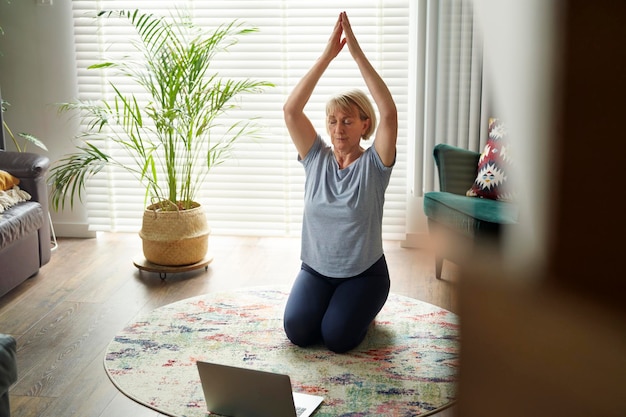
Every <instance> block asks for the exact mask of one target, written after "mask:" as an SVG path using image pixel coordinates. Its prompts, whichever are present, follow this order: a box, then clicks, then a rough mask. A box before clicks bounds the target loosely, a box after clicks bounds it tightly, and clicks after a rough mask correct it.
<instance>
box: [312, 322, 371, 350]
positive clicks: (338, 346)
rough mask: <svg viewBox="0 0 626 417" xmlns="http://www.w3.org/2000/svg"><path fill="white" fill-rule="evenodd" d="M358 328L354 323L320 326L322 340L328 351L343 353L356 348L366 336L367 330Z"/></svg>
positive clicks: (329, 323)
mask: <svg viewBox="0 0 626 417" xmlns="http://www.w3.org/2000/svg"><path fill="white" fill-rule="evenodd" d="M368 327H369V326H366V327H365V329H361V328H358V326H357V325H355V323H349V322H338V321H333V322H325V323H324V325H323V326H322V339H323V340H324V345H326V348H328V350H330V351H332V352H335V353H344V352H347V351H349V350H352V349H354V348H355V347H357V346H358V345H359V344H360V343H361V342H362V341H363V339H365V335H366V334H367V328H368Z"/></svg>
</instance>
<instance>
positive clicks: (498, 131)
mask: <svg viewBox="0 0 626 417" xmlns="http://www.w3.org/2000/svg"><path fill="white" fill-rule="evenodd" d="M506 136H507V132H506V127H505V125H504V124H503V123H502V122H501V121H500V120H498V119H494V118H492V119H489V138H488V139H487V144H486V145H485V149H484V150H483V152H482V154H481V155H480V159H479V160H478V174H477V175H476V179H475V180H474V184H473V185H472V188H470V189H469V190H467V193H466V195H467V196H468V197H482V198H489V199H492V200H504V201H512V200H515V193H514V192H512V191H511V190H510V185H511V181H510V179H509V175H510V174H511V171H512V160H511V155H510V148H509V146H508V143H507V137H506Z"/></svg>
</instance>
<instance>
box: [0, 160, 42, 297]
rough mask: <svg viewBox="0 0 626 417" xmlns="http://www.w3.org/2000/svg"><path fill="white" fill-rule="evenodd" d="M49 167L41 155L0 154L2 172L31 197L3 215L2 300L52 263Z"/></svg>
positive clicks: (0, 222)
mask: <svg viewBox="0 0 626 417" xmlns="http://www.w3.org/2000/svg"><path fill="white" fill-rule="evenodd" d="M49 167H50V159H49V158H47V157H45V156H42V155H38V154H34V153H26V152H9V151H0V169H1V170H4V171H7V172H8V173H10V174H11V175H13V176H15V177H17V178H19V179H20V184H19V187H20V189H22V190H24V191H26V192H28V193H29V194H30V195H31V197H32V198H31V199H30V200H29V201H23V202H20V203H18V204H16V205H14V206H13V207H10V208H8V209H7V210H5V211H4V212H3V213H1V214H0V297H1V296H3V295H4V294H6V293H7V292H9V291H11V290H12V289H13V288H15V287H17V286H18V285H19V284H21V283H22V282H24V281H25V280H26V279H28V278H30V277H32V276H33V275H35V274H37V273H38V272H39V269H40V268H41V267H42V266H43V265H45V264H46V263H48V261H50V256H51V244H50V220H49V217H48V187H47V184H46V173H47V171H48V169H49Z"/></svg>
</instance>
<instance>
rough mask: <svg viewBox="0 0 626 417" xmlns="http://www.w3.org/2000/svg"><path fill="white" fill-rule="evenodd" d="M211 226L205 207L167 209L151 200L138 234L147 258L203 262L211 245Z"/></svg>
mask: <svg viewBox="0 0 626 417" xmlns="http://www.w3.org/2000/svg"><path fill="white" fill-rule="evenodd" d="M209 233H210V229H209V226H208V223H207V219H206V215H205V213H204V209H203V208H202V207H201V206H200V205H199V204H198V205H197V207H194V208H192V209H188V210H170V211H164V210H161V209H160V208H159V204H152V205H151V206H149V207H148V208H146V210H145V211H144V214H143V221H142V226H141V231H140V232H139V236H140V237H141V239H142V241H143V254H144V256H145V258H146V260H147V261H149V262H151V263H153V264H157V265H167V266H179V265H191V264H194V263H196V262H200V261H201V260H202V259H203V258H204V257H205V256H206V254H207V251H208V248H209Z"/></svg>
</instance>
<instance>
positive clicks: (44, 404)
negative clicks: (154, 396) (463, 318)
mask: <svg viewBox="0 0 626 417" xmlns="http://www.w3.org/2000/svg"><path fill="white" fill-rule="evenodd" d="M209 246H210V248H209V251H210V253H211V254H212V255H213V257H214V260H213V262H212V263H211V264H210V265H209V268H208V271H205V270H204V269H200V270H197V271H193V272H186V273H181V274H168V275H167V278H166V279H165V280H161V279H160V278H159V275H158V274H155V273H152V272H146V271H139V270H138V269H137V268H136V267H135V266H134V265H133V260H139V259H141V258H142V257H141V242H140V239H139V237H138V236H137V235H136V234H113V233H103V234H98V237H97V238H95V239H59V246H58V248H57V249H56V250H55V251H54V252H53V253H52V260H51V261H50V263H49V264H47V265H45V266H44V267H43V268H42V269H41V271H40V272H39V274H38V275H37V276H35V277H33V278H31V279H30V280H28V281H26V282H25V283H23V284H22V285H20V286H19V287H18V288H16V289H14V290H13V291H12V292H10V293H9V294H6V295H5V296H3V297H1V298H0V332H3V333H8V334H11V335H13V336H14V337H15V338H16V339H17V343H18V373H19V380H18V382H17V383H16V384H15V385H14V386H13V387H12V388H11V391H10V400H11V410H12V413H11V416H12V417H34V416H37V417H65V416H78V417H119V416H133V417H144V416H146V417H147V416H151V417H156V416H160V415H161V414H159V413H157V412H155V411H153V410H150V409H148V408H146V407H143V406H141V405H139V404H137V403H135V402H134V401H132V400H130V399H128V398H127V397H126V396H124V395H123V394H121V393H120V392H119V391H118V390H117V389H116V388H115V387H114V386H113V384H112V383H111V382H110V380H109V379H108V377H107V375H106V373H105V371H104V367H103V358H104V352H105V349H106V347H107V345H108V343H109V342H110V341H111V340H112V339H113V337H114V336H115V334H116V333H117V332H119V331H120V330H121V329H122V328H123V327H124V326H125V325H126V324H127V323H128V322H129V321H131V320H132V319H133V318H134V317H135V316H136V315H138V314H141V313H146V312H148V311H151V310H153V309H155V308H157V307H160V306H162V305H165V304H169V303H172V302H175V301H178V300H181V299H184V298H188V297H192V296H196V295H200V294H205V293H208V292H213V291H220V290H227V289H233V288H239V287H248V286H256V285H289V284H290V283H291V282H292V280H293V278H294V276H295V274H296V272H297V270H298V269H299V265H300V261H299V240H298V239H287V238H252V237H225V236H211V238H210V244H209ZM385 253H386V257H387V262H388V264H389V270H390V274H391V281H392V284H391V291H392V292H395V293H397V294H401V295H406V296H410V297H413V298H416V299H419V300H423V301H426V302H429V303H432V304H435V305H438V306H440V307H443V308H445V309H448V310H450V311H453V312H456V306H455V304H456V292H455V283H454V277H455V275H456V270H455V267H454V265H451V264H446V266H445V267H444V277H443V279H442V280H437V279H435V277H434V261H433V258H432V256H431V255H430V254H429V253H426V252H425V251H420V250H417V249H406V248H402V247H401V245H400V242H396V241H388V242H385ZM451 415H453V409H452V408H449V409H447V410H443V411H441V412H439V413H437V414H436V416H437V417H448V416H451Z"/></svg>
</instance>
